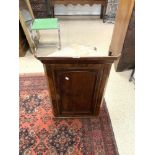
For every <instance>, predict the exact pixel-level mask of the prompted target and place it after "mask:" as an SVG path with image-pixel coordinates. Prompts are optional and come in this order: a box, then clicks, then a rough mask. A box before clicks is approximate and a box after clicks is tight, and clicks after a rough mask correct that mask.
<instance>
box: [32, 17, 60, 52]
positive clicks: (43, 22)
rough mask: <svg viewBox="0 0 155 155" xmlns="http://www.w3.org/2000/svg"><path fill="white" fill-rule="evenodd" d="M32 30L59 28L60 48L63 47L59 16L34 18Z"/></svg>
mask: <svg viewBox="0 0 155 155" xmlns="http://www.w3.org/2000/svg"><path fill="white" fill-rule="evenodd" d="M31 29H32V30H36V31H39V30H55V29H57V30H58V38H59V49H61V38H60V26H59V22H58V19H57V18H41V19H39V18H38V19H34V21H33V23H32V28H31Z"/></svg>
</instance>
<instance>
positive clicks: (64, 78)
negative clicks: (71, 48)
mask: <svg viewBox="0 0 155 155" xmlns="http://www.w3.org/2000/svg"><path fill="white" fill-rule="evenodd" d="M38 59H39V60H40V61H41V62H42V63H43V64H44V69H45V72H46V76H47V81H48V84H49V92H50V97H51V102H52V108H53V112H54V115H55V116H56V117H88V116H97V115H98V114H99V110H100V105H101V103H102V102H104V92H105V88H106V84H107V81H108V77H109V73H110V68H111V65H112V63H113V61H114V60H116V59H117V57H112V56H111V57H81V58H71V57H66V58H65V57H38Z"/></svg>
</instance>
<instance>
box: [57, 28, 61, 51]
mask: <svg viewBox="0 0 155 155" xmlns="http://www.w3.org/2000/svg"><path fill="white" fill-rule="evenodd" d="M58 36H59V50H61V37H60V28H59V29H58Z"/></svg>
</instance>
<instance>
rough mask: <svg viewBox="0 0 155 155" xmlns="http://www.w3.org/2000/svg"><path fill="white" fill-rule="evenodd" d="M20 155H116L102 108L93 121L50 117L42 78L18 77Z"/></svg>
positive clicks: (105, 113) (40, 76)
mask: <svg viewBox="0 0 155 155" xmlns="http://www.w3.org/2000/svg"><path fill="white" fill-rule="evenodd" d="M19 147H20V148H19V154H20V155H118V151H117V146H116V143H115V138H114V134H113V130H112V126H111V121H110V118H109V114H108V111H107V108H106V105H104V108H103V107H101V112H100V115H99V117H97V118H93V119H92V118H76V119H71V118H70V119H68V118H67V119H60V118H54V117H53V114H52V107H51V103H50V101H49V94H48V89H47V82H46V78H45V76H43V75H36V76H35V75H27V76H20V133H19Z"/></svg>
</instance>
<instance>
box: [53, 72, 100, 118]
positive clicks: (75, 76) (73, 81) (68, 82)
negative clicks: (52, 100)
mask: <svg viewBox="0 0 155 155" xmlns="http://www.w3.org/2000/svg"><path fill="white" fill-rule="evenodd" d="M53 74H54V83H55V88H56V89H55V90H56V96H57V100H58V108H59V113H60V115H63V116H65V115H66V116H67V115H93V113H94V109H95V105H96V97H97V95H96V94H97V92H98V89H99V81H100V78H101V76H100V74H101V70H99V69H54V71H53Z"/></svg>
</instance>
